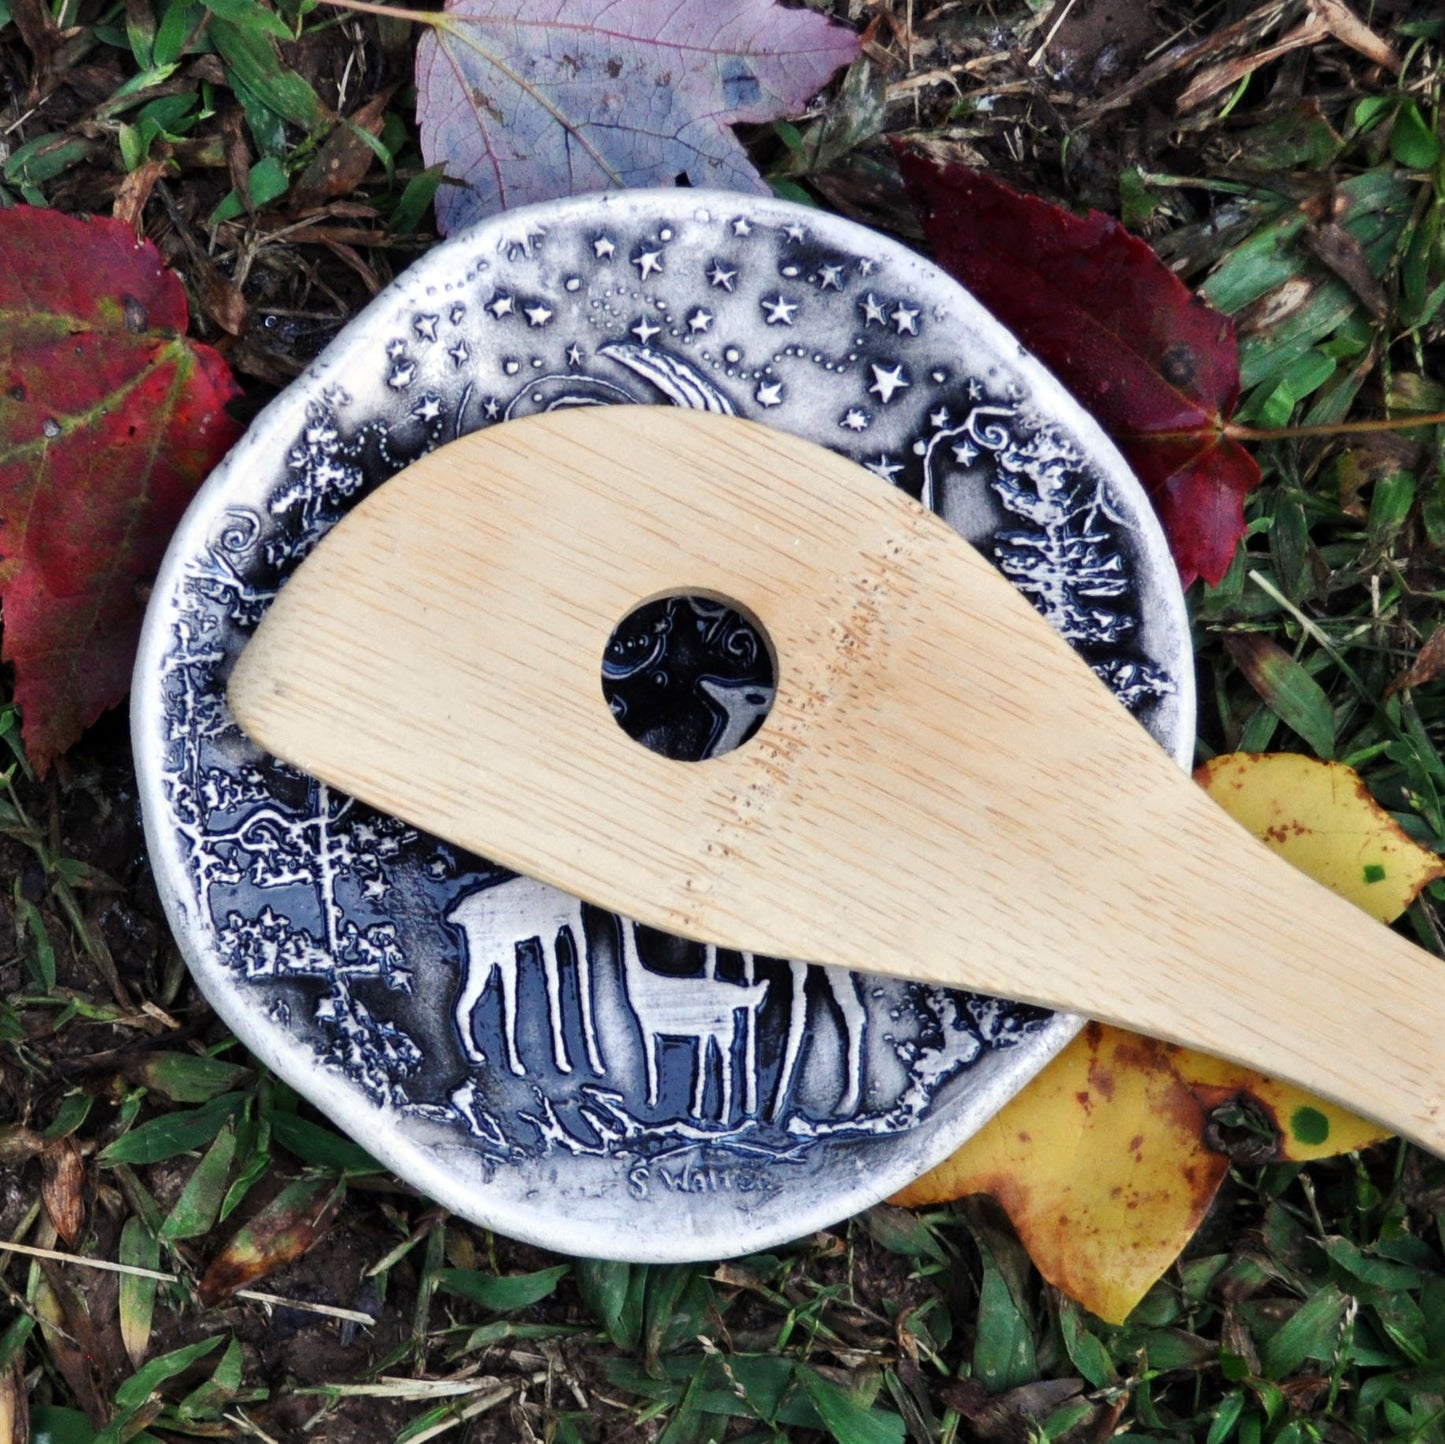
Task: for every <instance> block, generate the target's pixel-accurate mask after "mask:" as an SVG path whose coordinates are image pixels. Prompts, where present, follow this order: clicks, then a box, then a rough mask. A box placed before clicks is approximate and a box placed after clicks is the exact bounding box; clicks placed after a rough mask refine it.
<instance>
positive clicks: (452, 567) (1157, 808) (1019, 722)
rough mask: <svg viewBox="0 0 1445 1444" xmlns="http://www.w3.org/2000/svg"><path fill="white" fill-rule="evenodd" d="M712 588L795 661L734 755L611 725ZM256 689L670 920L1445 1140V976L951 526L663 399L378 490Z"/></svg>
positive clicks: (315, 760)
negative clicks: (1093, 1031)
mask: <svg viewBox="0 0 1445 1444" xmlns="http://www.w3.org/2000/svg"><path fill="white" fill-rule="evenodd" d="M676 593H688V594H694V595H696V594H702V595H710V596H714V597H717V598H720V599H725V600H727V601H729V602H732V603H733V604H734V605H736V606H738V607H739V608H740V609H741V610H742V611H743V612H744V614H745V615H750V616H751V617H752V618H753V619H755V620H756V621H757V622H758V623H760V624H761V627H762V629H763V630H764V631H765V633H766V635H767V636H768V637H769V638H770V640H771V644H772V646H773V647H774V649H775V652H776V662H777V694H776V698H775V700H774V703H773V707H772V710H771V712H769V714H768V715H767V717H766V719H765V720H764V722H763V724H762V727H761V729H760V730H759V731H758V733H757V734H756V735H755V736H754V737H753V738H752V739H751V740H750V741H749V742H747V743H745V744H744V745H743V746H742V747H740V748H738V749H736V750H735V751H732V752H729V753H727V754H726V755H723V756H719V757H714V758H711V759H709V760H707V761H705V762H700V763H689V762H679V761H674V760H670V759H668V758H665V757H661V756H658V755H656V754H654V753H652V752H650V751H648V750H646V749H645V748H644V747H642V746H640V745H639V744H637V743H636V742H634V741H633V740H632V739H631V738H629V737H628V736H627V735H626V734H625V733H624V732H623V731H622V730H621V729H620V728H619V727H618V726H617V724H616V722H615V721H614V720H613V718H612V716H611V714H610V712H609V710H608V707H607V704H606V702H605V701H604V699H603V695H602V688H601V681H600V676H601V662H602V656H603V650H604V647H605V645H606V643H607V640H608V637H609V636H610V634H611V633H612V631H613V629H614V628H615V627H616V625H617V624H618V622H619V621H621V620H622V618H623V617H624V616H625V615H626V614H628V613H629V612H630V611H631V610H633V609H634V608H635V607H636V606H637V605H638V604H639V603H640V602H642V601H644V600H647V599H651V598H655V597H658V596H660V595H668V594H676ZM230 702H231V706H232V709H233V711H234V713H235V715H236V718H237V720H238V721H239V722H240V724H241V726H242V727H244V728H245V730H246V731H247V732H249V733H250V734H251V736H252V737H254V738H255V739H256V740H258V741H259V742H260V743H261V744H262V745H263V746H265V747H267V748H268V749H270V750H271V751H272V752H274V753H275V754H277V755H278V756H280V757H282V758H284V759H285V760H287V761H289V762H291V763H294V764H295V765H297V766H299V767H301V768H303V769H304V770H306V771H307V772H310V773H312V774H314V775H315V776H317V777H320V778H322V779H323V780H325V781H326V782H328V783H331V784H333V785H335V786H337V787H339V788H341V789H343V790H344V791H346V792H349V793H351V794H353V795H354V796H357V797H359V798H361V799H363V800H364V801H366V802H368V803H371V804H373V805H374V806H376V807H379V808H382V809H384V810H385V811H387V812H391V813H393V814H395V815H397V816H399V817H402V818H404V819H406V820H407V821H409V822H411V823H413V824H415V825H416V826H419V827H422V828H424V829H426V830H428V831H430V832H432V833H435V834H438V835H439V836H441V837H443V838H447V839H449V840H450V841H452V842H454V843H456V844H458V845H460V846H463V847H466V848H469V849H471V850H473V851H476V852H479V853H481V854H483V855H484V856H487V857H490V858H494V859H496V860H497V861H499V862H501V863H503V864H505V865H506V866H508V867H510V868H514V869H516V870H518V871H520V872H524V873H528V874H531V875H533V876H535V877H538V878H541V879H543V880H544V881H546V882H550V883H553V884H556V885H557V886H560V887H562V888H564V889H566V890H567V891H569V892H572V893H574V894H577V895H579V896H581V897H583V898H585V899H587V900H589V901H591V902H594V903H597V904H599V905H600V906H603V907H606V908H609V909H611V910H613V911H615V912H619V913H622V914H624V915H625V916H628V917H632V918H635V919H638V920H639V921H642V922H644V923H648V924H651V925H653V926H655V927H658V928H662V929H665V930H666V931H668V932H671V933H678V934H682V935H683V936H686V937H689V938H693V939H698V940H704V941H711V942H715V943H717V944H719V945H721V946H723V947H727V948H738V949H744V950H747V951H750V952H754V953H759V954H764V955H768V956H777V957H788V958H797V959H803V960H807V961H810V962H819V963H832V964H838V965H841V966H843V967H847V968H851V969H856V970H862V971H865V972H876V973H894V974H899V975H902V976H904V977H909V978H916V979H920V980H924V981H928V982H933V983H940V984H945V985H947V986H950V987H966V988H971V989H974V990H977V991H979V992H984V993H994V994H999V995H1002V996H1005V997H1010V998H1018V999H1023V1000H1028V1001H1032V1002H1037V1003H1042V1004H1046V1005H1048V1006H1051V1007H1057V1008H1062V1009H1065V1010H1068V1011H1072V1012H1080V1013H1086V1014H1088V1015H1090V1016H1092V1017H1095V1018H1101V1019H1105V1020H1107V1021H1110V1022H1115V1023H1119V1024H1123V1025H1125V1026H1127V1027H1130V1028H1134V1029H1137V1030H1139V1031H1141V1032H1145V1033H1149V1034H1153V1035H1155V1036H1157V1037H1160V1038H1166V1039H1169V1040H1172V1041H1175V1042H1179V1043H1184V1044H1187V1045H1190V1046H1193V1047H1197V1048H1200V1049H1202V1050H1204V1051H1206V1052H1211V1053H1216V1054H1221V1055H1223V1056H1226V1057H1229V1058H1232V1059H1235V1060H1237V1061H1239V1062H1242V1063H1245V1064H1248V1065H1250V1066H1252V1067H1255V1068H1257V1069H1260V1070H1262V1071H1263V1072H1266V1073H1269V1074H1273V1075H1275V1076H1277V1077H1280V1078H1284V1079H1288V1080H1290V1081H1292V1082H1294V1083H1297V1084H1299V1085H1301V1086H1303V1087H1305V1088H1307V1089H1310V1090H1312V1091H1314V1092H1316V1093H1319V1094H1322V1095H1323V1096H1325V1097H1327V1098H1331V1099H1334V1100H1336V1101H1338V1102H1340V1103H1342V1104H1345V1105H1346V1106H1349V1107H1352V1108H1354V1109H1357V1110H1358V1111H1360V1112H1362V1113H1364V1114H1366V1115H1368V1116H1370V1117H1372V1118H1375V1119H1378V1120H1379V1121H1381V1122H1383V1123H1385V1124H1388V1125H1389V1126H1390V1127H1392V1128H1395V1129H1397V1130H1398V1131H1399V1132H1401V1133H1403V1134H1405V1135H1407V1136H1409V1137H1411V1138H1414V1139H1415V1140H1417V1141H1418V1142H1420V1143H1422V1144H1423V1145H1425V1146H1426V1147H1428V1148H1431V1149H1433V1150H1434V1151H1436V1152H1440V1153H1445V1046H1442V1038H1445V969H1442V965H1441V963H1440V962H1439V961H1437V960H1436V959H1434V958H1432V957H1430V956H1429V955H1427V954H1426V953H1424V952H1422V951H1421V950H1420V949H1418V948H1415V947H1413V946H1411V945H1410V944H1408V943H1406V942H1405V941H1404V940H1403V939H1401V938H1400V937H1398V936H1396V935H1395V934H1393V933H1392V932H1390V931H1389V930H1388V929H1386V928H1384V927H1381V926H1380V925H1379V924H1378V923H1376V922H1374V921H1372V920H1371V919H1369V918H1368V917H1366V916H1365V915H1364V914H1363V913H1361V912H1359V911H1358V910H1357V909H1355V908H1354V907H1353V906H1351V905H1350V904H1348V903H1346V902H1344V901H1342V900H1341V899H1339V898H1337V897H1336V896H1334V895H1333V894H1332V893H1329V892H1327V891H1325V890H1324V889H1322V888H1320V887H1319V886H1317V885H1316V884H1314V883H1312V882H1311V881H1309V880H1308V879H1307V878H1305V877H1304V876H1303V874H1301V873H1299V872H1296V871H1295V870H1294V869H1292V868H1291V867H1289V866H1288V865H1287V864H1285V863H1284V862H1282V861H1280V860H1279V859H1278V858H1276V857H1275V856H1274V855H1272V854H1271V853H1269V852H1268V851H1267V850H1266V849H1265V848H1264V847H1263V846H1261V845H1260V844H1258V843H1257V842H1255V841H1254V839H1253V838H1251V837H1250V836H1249V835H1248V834H1246V833H1245V832H1244V830H1243V829H1242V828H1240V827H1239V826H1237V825H1236V824H1235V823H1234V822H1233V821H1232V820H1230V818H1228V817H1227V816H1226V815H1225V814H1224V813H1223V812H1222V811H1220V810H1219V809H1218V808H1217V807H1215V805H1214V804H1213V803H1212V802H1210V801H1209V799H1208V798H1207V797H1206V796H1205V795H1204V794H1203V793H1202V792H1201V791H1200V790H1199V789H1198V788H1197V787H1196V786H1194V784H1193V783H1191V782H1190V781H1189V779H1188V778H1187V777H1186V776H1185V775H1184V774H1183V773H1182V772H1181V771H1180V770H1179V769H1178V767H1176V766H1175V764H1174V763H1173V762H1172V761H1170V759H1169V758H1168V757H1166V756H1165V754H1164V753H1163V751H1162V750H1161V749H1160V748H1159V747H1158V746H1157V745H1156V744H1155V742H1154V741H1153V740H1152V739H1151V738H1150V737H1149V736H1148V735H1147V734H1146V733H1145V732H1144V730H1143V729H1142V728H1141V727H1140V726H1139V725H1138V724H1137V723H1136V722H1135V721H1134V720H1133V719H1132V718H1131V717H1130V716H1129V715H1128V714H1127V713H1126V712H1125V711H1124V710H1123V708H1121V707H1120V706H1119V705H1118V703H1117V702H1116V701H1115V700H1114V698H1113V697H1112V696H1111V695H1110V694H1109V693H1108V691H1107V690H1106V689H1105V687H1104V686H1103V684H1102V683H1100V682H1099V681H1098V680H1097V679H1096V678H1095V677H1094V675H1093V674H1092V672H1090V670H1089V668H1088V667H1087V666H1086V665H1085V664H1084V663H1083V662H1082V661H1081V660H1080V659H1079V658H1078V657H1076V656H1075V655H1074V653H1073V652H1072V651H1070V649H1069V648H1068V646H1067V645H1066V644H1065V643H1064V642H1063V641H1061V640H1060V639H1059V637H1058V636H1056V635H1055V633H1054V632H1053V631H1052V630H1051V629H1050V628H1049V627H1048V625H1047V624H1046V623H1045V622H1044V621H1043V620H1042V619H1041V618H1040V617H1039V615H1038V614H1037V613H1036V612H1035V611H1034V610H1033V608H1032V607H1031V606H1030V605H1029V604H1028V603H1027V602H1026V601H1025V600H1024V599H1023V598H1022V597H1021V596H1020V595H1019V594H1018V593H1017V592H1016V591H1015V590H1014V589H1013V588H1012V587H1011V586H1010V585H1009V583H1008V582H1006V581H1005V580H1004V579H1003V578H1002V577H1000V576H999V575H998V574H997V573H996V572H995V571H994V570H993V569H992V568H991V567H990V566H989V565H988V563H987V562H986V561H984V560H983V558H981V557H980V556H979V555H978V554H977V553H976V552H975V551H974V549H973V548H972V547H970V546H969V545H968V544H967V543H966V542H964V541H963V540H961V539H960V538H959V537H958V535H957V534H956V533H954V532H953V531H952V530H951V529H950V528H949V527H948V526H947V525H946V524H945V523H943V522H942V521H940V520H939V519H938V518H936V517H934V516H933V515H931V514H930V513H929V512H927V511H925V510H924V509H923V508H922V507H920V506H919V505H918V504H917V503H915V502H914V501H912V500H911V499H910V498H908V497H906V496H904V495H903V494H901V493H899V492H898V491H896V490H894V489H893V488H892V487H890V486H888V485H887V484H886V483H884V482H882V481H880V480H879V479H878V478H877V477H874V476H872V475H871V474H870V473H868V472H866V471H864V470H863V469H862V468H861V467H859V466H857V465H856V464H854V463H853V462H850V461H846V460H844V459H842V458H840V457H838V456H836V455H834V454H833V453H831V452H829V451H826V450H823V449H821V448H819V447H817V446H814V445H813V444H811V443H808V442H803V441H799V440H797V439H795V438H793V437H791V436H788V435H786V434H784V433H782V432H779V431H775V430H772V429H770V428H766V427H762V426H758V425H755V424H753V423H750V422H745V421H740V420H736V419H733V418H728V417H720V416H715V415H711V414H708V413H703V412H691V411H685V410H677V409H673V408H668V407H607V408H586V409H577V410H572V411H563V412H556V413H552V414H549V415H543V416H536V417H531V418H528V419H526V420H522V421H518V422H513V423H509V424H508V425H506V426H501V427H496V428H492V429H488V430H485V431H481V432H477V433H474V434H473V435H470V436H468V437H466V438H464V439H463V440H460V441H457V442H454V443H452V444H451V445H448V446H445V447H443V448H442V449H440V450H439V451H436V452H434V453H432V454H431V455H429V456H427V457H424V458H423V459H422V460H421V461H418V462H417V463H415V464H414V465H413V466H411V467H409V468H408V469H407V470H406V471H404V472H403V473H401V474H400V475H398V476H397V477H395V478H393V479H392V480H391V481H389V482H388V483H387V484H386V485H384V486H383V487H381V488H380V489H379V490H378V491H377V492H376V493H375V494H374V495H373V496H371V497H370V498H368V499H367V500H366V501H365V502H363V503H362V504H361V505H360V506H358V507H357V508H356V509H355V510H353V511H352V512H351V513H350V514H349V515H348V516H347V517H346V518H345V519H344V520H342V521H341V522H340V523H339V524H338V525H337V527H336V528H335V529H334V530H333V531H332V532H331V533H330V534H328V535H327V536H326V538H325V539H324V540H323V541H322V542H321V544H320V545H319V547H318V549H317V551H316V552H315V554H314V555H313V556H312V557H310V558H309V559H308V560H307V561H306V562H305V563H304V564H303V565H302V566H301V568H300V569H299V571H298V572H297V573H296V575H295V576H293V577H292V579H291V580H290V581H289V582H288V583H287V585H286V586H285V588H284V589H283V590H282V592H281V594H280V596H279V598H278V599H277V601H276V602H275V604H274V605H273V606H272V608H271V609H270V611H269V612H268V614H267V616H266V618H265V620H264V621H263V622H262V624H261V626H260V629H259V630H258V632H257V634H256V636H255V638H254V639H253V640H252V642H251V643H250V645H249V646H248V647H247V649H246V651H245V653H244V654H243V655H242V657H241V659H240V661H239V663H238V664H237V667H236V669H235V673H234V675H233V677H232V680H231V685H230Z"/></svg>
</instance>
